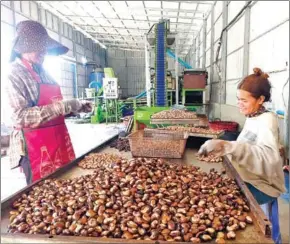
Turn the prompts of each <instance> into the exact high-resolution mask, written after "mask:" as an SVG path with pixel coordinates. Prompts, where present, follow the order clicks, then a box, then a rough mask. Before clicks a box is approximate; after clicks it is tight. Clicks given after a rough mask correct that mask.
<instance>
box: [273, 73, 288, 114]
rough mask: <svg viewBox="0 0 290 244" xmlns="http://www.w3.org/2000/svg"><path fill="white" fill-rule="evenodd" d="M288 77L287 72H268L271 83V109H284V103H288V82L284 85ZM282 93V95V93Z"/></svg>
mask: <svg viewBox="0 0 290 244" xmlns="http://www.w3.org/2000/svg"><path fill="white" fill-rule="evenodd" d="M288 78H289V73H288V72H281V73H276V74H270V77H269V80H270V82H271V85H272V94H271V99H272V108H273V110H278V109H279V110H285V106H284V103H285V104H286V106H287V104H288V99H289V82H288V85H286V86H285V87H284V85H285V83H286V82H287V79H288ZM282 94H283V95H282Z"/></svg>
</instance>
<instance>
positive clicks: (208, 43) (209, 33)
mask: <svg viewBox="0 0 290 244" xmlns="http://www.w3.org/2000/svg"><path fill="white" fill-rule="evenodd" d="M210 42H211V31H209V32H208V34H207V36H206V48H205V49H206V50H208V49H209V48H210Z"/></svg>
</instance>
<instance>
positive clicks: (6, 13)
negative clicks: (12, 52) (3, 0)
mask: <svg viewBox="0 0 290 244" xmlns="http://www.w3.org/2000/svg"><path fill="white" fill-rule="evenodd" d="M1 21H4V22H6V23H7V24H11V25H13V12H12V10H11V9H10V8H8V7H6V6H3V5H1ZM2 33H5V32H2Z"/></svg>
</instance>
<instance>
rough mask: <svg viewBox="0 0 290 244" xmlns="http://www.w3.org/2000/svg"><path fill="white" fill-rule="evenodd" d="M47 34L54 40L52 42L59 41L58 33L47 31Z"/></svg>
mask: <svg viewBox="0 0 290 244" xmlns="http://www.w3.org/2000/svg"><path fill="white" fill-rule="evenodd" d="M47 33H48V35H49V36H50V37H51V38H52V39H54V40H56V41H59V35H58V33H56V32H54V31H51V30H47Z"/></svg>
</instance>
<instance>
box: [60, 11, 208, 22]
mask: <svg viewBox="0 0 290 244" xmlns="http://www.w3.org/2000/svg"><path fill="white" fill-rule="evenodd" d="M63 16H64V17H69V18H94V19H104V20H120V19H118V18H107V17H93V16H90V15H78V16H76V15H63ZM140 16H144V17H149V18H150V17H153V18H156V17H157V18H161V16H160V15H159V14H148V13H147V14H146V13H145V14H140ZM163 18H164V19H166V18H176V15H168V14H165V13H163ZM121 19H122V18H121ZM179 19H189V20H191V19H192V17H190V16H179ZM194 19H195V20H203V18H201V17H194ZM122 20H125V19H122ZM126 20H133V19H126ZM135 20H136V21H147V22H154V21H155V20H149V19H147V20H139V19H135Z"/></svg>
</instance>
